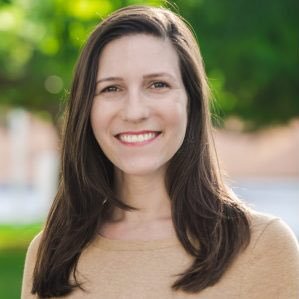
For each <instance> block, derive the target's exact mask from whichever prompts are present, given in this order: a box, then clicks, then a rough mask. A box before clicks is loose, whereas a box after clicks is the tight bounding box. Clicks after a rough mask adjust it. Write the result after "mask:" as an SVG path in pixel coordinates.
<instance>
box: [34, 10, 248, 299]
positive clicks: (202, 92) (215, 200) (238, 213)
mask: <svg viewBox="0 0 299 299" xmlns="http://www.w3.org/2000/svg"><path fill="white" fill-rule="evenodd" d="M140 33H143V34H150V35H153V36H156V37H159V38H162V39H169V40H170V41H171V43H172V44H173V46H174V48H175V50H176V52H177V54H178V57H179V62H180V70H181V74H182V78H183V82H184V85H185V88H186V91H187V95H188V124H187V130H186V136H185V139H184V141H183V144H182V145H181V147H180V148H179V150H178V151H177V153H176V154H175V155H174V156H173V158H172V159H171V161H170V163H169V166H168V169H167V172H166V177H165V185H166V188H167V191H168V194H169V197H170V200H171V207H172V218H173V219H172V220H173V224H174V227H175V230H176V234H177V237H178V239H179V241H180V242H181V244H182V246H183V247H184V248H185V250H186V251H187V252H188V253H189V254H191V255H192V256H193V257H194V261H193V264H192V265H191V266H190V268H188V269H186V270H185V272H184V273H178V279H177V280H176V281H174V283H173V286H172V288H173V289H174V290H177V289H181V290H183V291H185V292H190V293H196V292H200V291H201V290H203V289H204V288H206V287H208V286H212V285H214V284H215V283H216V282H217V281H218V280H219V279H220V278H221V276H222V275H223V273H224V272H225V271H226V269H227V268H228V267H229V266H230V265H231V264H232V262H233V260H234V258H235V257H236V255H237V254H238V253H239V252H240V250H242V249H244V248H245V247H246V246H247V244H248V242H249V239H250V230H249V222H248V219H247V216H246V208H245V207H244V206H243V205H242V203H241V202H239V201H238V199H237V198H235V197H234V195H233V193H231V192H230V191H229V188H227V187H226V185H225V184H224V183H223V182H222V179H221V175H220V172H219V167H218V164H217V159H216V156H215V154H214V145H213V139H212V134H211V130H212V125H211V120H210V113H209V88H208V84H207V79H206V75H205V71H204V66H203V61H202V58H201V54H200V51H199V48H198V45H197V42H196V39H195V38H194V35H193V34H192V29H191V28H190V27H189V26H188V25H187V23H186V22H185V21H184V20H183V19H182V18H181V17H180V16H178V15H176V14H175V13H173V12H171V11H169V10H168V9H164V8H154V7H149V6H129V7H126V8H122V9H120V10H118V11H116V12H114V13H113V14H112V15H110V16H109V17H108V18H106V19H105V20H104V21H103V22H102V23H101V24H99V25H98V26H97V27H96V28H95V30H94V31H93V32H92V34H91V35H90V37H89V39H88V40H87V43H86V45H85V47H84V48H83V50H82V53H81V56H80V58H79V60H78V63H77V66H76V70H75V74H74V79H73V84H72V88H71V93H70V98H69V102H68V106H67V110H66V123H65V129H64V138H63V149H62V170H61V177H60V185H59V190H58V193H57V195H56V197H55V200H54V202H53V205H52V207H51V210H50V212H49V215H48V219H47V222H46V225H45V228H44V231H43V234H42V239H41V242H40V246H39V250H38V255H37V261H36V265H35V271H34V279H33V287H32V292H33V293H37V294H38V295H39V296H40V297H44V298H45V297H55V296H62V295H66V294H69V293H71V292H72V290H73V289H74V288H76V287H79V288H81V287H82V286H81V285H80V281H78V280H77V279H76V267H77V263H78V259H79V257H80V254H81V252H82V250H83V249H84V248H86V247H87V246H88V245H89V244H90V243H91V242H92V241H93V240H94V238H95V237H96V236H97V234H98V232H99V230H100V228H101V226H102V225H103V223H104V222H105V221H107V220H108V219H109V217H110V216H111V213H112V211H113V209H114V208H115V207H119V208H121V209H124V210H135V209H136V208H134V207H131V206H128V205H126V204H124V203H123V202H121V201H120V200H119V199H118V198H117V197H116V195H115V192H114V188H113V186H114V182H113V164H112V163H111V162H110V161H109V160H108V159H107V158H106V156H105V155H104V153H103V152H102V150H101V148H100V146H99V145H98V143H97V142H96V139H95V137H94V135H93V132H92V129H91V124H90V111H91V106H92V102H93V98H94V93H95V82H96V75H97V72H98V59H99V55H100V54H101V51H102V50H103V48H104V47H105V45H107V44H108V43H109V42H110V41H112V40H114V39H117V38H119V37H122V36H125V35H131V34H140ZM71 278H72V279H71Z"/></svg>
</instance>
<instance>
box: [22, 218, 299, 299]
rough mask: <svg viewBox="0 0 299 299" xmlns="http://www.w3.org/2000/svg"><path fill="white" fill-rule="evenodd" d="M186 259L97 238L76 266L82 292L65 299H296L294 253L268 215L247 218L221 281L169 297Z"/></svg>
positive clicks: (169, 249) (30, 261)
mask: <svg viewBox="0 0 299 299" xmlns="http://www.w3.org/2000/svg"><path fill="white" fill-rule="evenodd" d="M38 243H39V236H38V237H37V238H35V239H34V240H33V241H32V242H31V245H30V247H29V249H28V253H27V257H26V262H25V270H24V277H23V287H22V299H29V298H37V297H36V296H33V295H31V294H30V288H31V282H32V280H31V276H32V271H33V266H34V262H35V255H36V250H37V247H38ZM191 261H192V258H191V257H190V256H189V255H187V254H186V253H185V251H184V249H183V248H182V246H181V245H180V243H179V242H178V241H177V240H176V239H167V240H151V241H123V240H110V239H107V238H103V237H98V238H97V239H96V240H95V241H94V242H93V244H91V245H90V246H89V247H88V248H86V250H85V251H83V253H82V255H81V257H80V259H79V264H78V271H79V275H78V277H79V280H80V281H81V282H83V283H84V284H83V287H84V288H85V289H86V291H87V292H86V293H84V292H82V291H81V290H79V289H78V290H76V291H75V292H74V293H72V294H71V295H70V296H68V297H67V298H72V299H77V298H86V299H87V298H88V299H91V298H93V299H99V298H103V299H135V298H136V299H143V298H144V299H160V298H161V299H168V298H202V299H210V298H213V299H218V298H221V299H234V298H242V299H244V298H248V299H249V298H252V299H268V298H269V299H276V298H280V299H281V298H282V299H298V298H299V249H298V243H297V240H296V238H295V236H294V234H293V233H292V232H291V230H290V229H289V227H288V226H287V225H286V224H285V223H284V222H282V221H281V220H279V219H278V218H274V217H271V216H266V215H263V214H258V213H253V214H252V240H251V242H250V245H249V247H248V248H247V249H246V250H245V251H244V252H243V253H242V254H240V255H239V256H238V257H237V258H236V259H235V261H234V263H233V265H232V266H231V267H230V268H229V269H228V271H227V272H226V273H225V275H224V276H223V277H222V278H221V280H220V281H219V282H218V283H217V284H216V285H214V286H213V287H209V288H206V289H205V290H204V291H202V292H200V293H199V294H186V293H183V292H182V291H179V292H174V291H172V290H171V285H172V283H173V282H174V281H175V276H174V275H175V274H178V273H180V272H182V271H184V270H185V269H186V268H187V267H188V265H190V263H191Z"/></svg>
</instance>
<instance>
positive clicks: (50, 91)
mask: <svg viewBox="0 0 299 299" xmlns="http://www.w3.org/2000/svg"><path fill="white" fill-rule="evenodd" d="M162 2H163V1H129V0H119V1H108V0H97V1H92V0H90V1H88V0H42V1H35V0H15V1H12V0H6V1H4V0H0V299H2V298H3V299H10V298H19V296H20V285H21V277H22V270H23V263H24V256H25V252H26V247H27V246H28V243H29V241H30V240H31V239H32V237H33V236H34V235H35V234H36V233H37V232H38V231H39V230H40V229H41V226H42V223H43V221H44V219H45V216H46V214H47V210H48V208H49V205H50V204H51V201H52V200H53V196H54V195H55V192H56V188H57V182H58V173H59V167H60V161H59V152H60V137H59V136H60V131H61V130H60V129H61V125H62V113H63V107H64V104H65V101H66V99H67V96H68V90H69V88H70V82H71V78H72V71H73V67H74V64H75V61H76V58H77V56H78V53H79V52H80V49H81V47H82V45H83V44H84V41H85V39H86V37H87V36H88V34H89V33H90V32H91V30H92V29H93V28H94V26H95V25H96V24H97V23H98V22H99V21H100V20H101V18H103V17H104V16H106V15H107V14H109V13H110V12H111V11H113V10H115V9H117V8H120V7H122V6H126V5H128V4H134V3H138V4H153V5H161V4H162ZM168 6H170V8H171V9H172V10H175V11H177V12H179V13H180V14H181V15H183V16H184V17H185V18H186V19H187V20H188V21H189V23H190V24H191V25H192V26H193V28H194V31H195V33H196V35H197V38H198V40H199V44H200V48H201V51H202V54H203V57H204V61H205V65H206V70H207V74H208V77H209V82H210V85H211V88H212V91H213V97H214V102H213V105H212V107H213V121H214V124H215V144H216V147H217V150H218V155H219V160H220V163H221V165H222V167H223V169H225V172H226V180H227V182H228V183H229V184H230V185H231V186H232V188H233V189H234V191H235V192H236V193H237V194H238V195H239V196H240V197H241V198H242V199H243V200H244V201H246V202H247V203H248V204H250V205H251V206H253V207H255V208H256V209H257V210H259V211H263V212H266V213H270V214H274V215H277V216H279V217H281V218H282V219H283V220H284V221H285V222H287V223H288V224H289V225H290V226H291V228H292V229H293V230H294V232H295V233H296V235H297V237H299V219H298V218H299V217H298V215H299V99H298V94H299V82H298V78H299V68H298V28H299V18H298V16H297V14H298V11H299V2H298V1H296V0H284V1H280V0H272V1H270V0H264V1H247V0H238V1H236V0H221V1H213V0H209V1H208V0H180V1H170V2H169V3H168Z"/></svg>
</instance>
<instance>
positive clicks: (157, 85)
mask: <svg viewBox="0 0 299 299" xmlns="http://www.w3.org/2000/svg"><path fill="white" fill-rule="evenodd" d="M151 87H152V88H167V87H169V85H168V84H167V83H165V82H162V81H157V82H153V84H152V85H151Z"/></svg>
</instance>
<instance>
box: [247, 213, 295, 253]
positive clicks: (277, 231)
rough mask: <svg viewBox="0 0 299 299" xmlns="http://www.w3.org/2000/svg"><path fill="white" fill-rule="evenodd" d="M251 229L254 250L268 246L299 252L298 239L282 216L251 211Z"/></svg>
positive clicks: (251, 243) (251, 245)
mask: <svg viewBox="0 0 299 299" xmlns="http://www.w3.org/2000/svg"><path fill="white" fill-rule="evenodd" d="M249 222H250V229H251V234H252V235H251V242H250V247H251V249H252V250H258V249H259V248H261V249H263V250H265V249H266V248H267V247H269V249H270V248H273V245H275V249H276V250H282V251H283V249H285V250H288V251H293V252H294V254H298V250H299V247H298V241H297V238H296V236H295V234H294V233H293V231H292V230H291V229H290V227H289V226H288V225H287V224H286V223H285V222H284V221H283V220H282V219H280V218H278V217H275V216H272V215H268V214H264V213H259V212H256V211H251V212H250V213H249Z"/></svg>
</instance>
